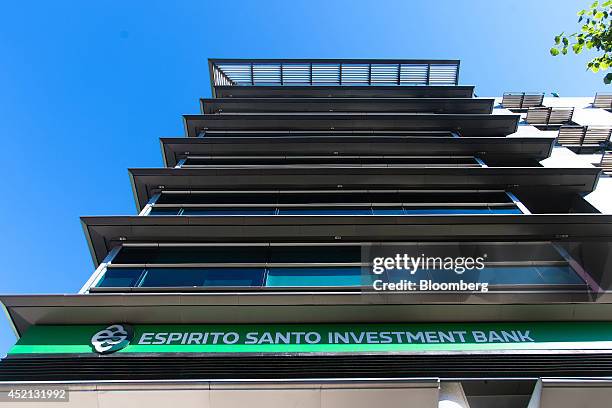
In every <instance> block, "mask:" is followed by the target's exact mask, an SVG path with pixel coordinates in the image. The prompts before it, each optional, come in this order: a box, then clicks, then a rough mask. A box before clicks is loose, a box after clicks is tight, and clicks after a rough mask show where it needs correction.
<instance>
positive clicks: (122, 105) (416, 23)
mask: <svg viewBox="0 0 612 408" xmlns="http://www.w3.org/2000/svg"><path fill="white" fill-rule="evenodd" d="M587 3H588V2H587V1H577V0H537V1H535V0H528V1H519V0H515V1H491V0H487V1H469V0H465V1H457V0H442V1H432V0H420V1H417V0H410V1H406V0H398V1H386V0H376V1H357V0H348V1H334V0H324V1H318V0H306V1H289V2H288V1H284V0H283V1H276V0H267V1H250V2H243V1H227V2H226V1H197V2H196V1H186V0H185V1H177V2H169V1H152V0H148V1H129V2H127V1H76V0H75V1H72V2H65V1H61V0H58V1H53V2H46V1H35V2H18V1H14V2H5V3H4V4H3V7H2V13H1V14H0V137H1V138H2V149H3V151H4V152H5V153H4V156H3V162H2V169H3V171H4V174H5V177H4V178H3V180H2V183H1V186H2V191H3V193H4V194H3V199H2V200H0V206H1V211H0V214H2V215H1V216H0V228H1V231H2V233H1V234H0V251H2V252H1V255H2V263H1V264H0V277H1V280H0V282H1V284H0V292H2V293H73V292H76V291H78V289H79V288H80V286H81V285H82V284H83V283H84V282H85V280H86V279H87V278H88V277H89V275H90V274H91V272H92V271H93V269H94V265H93V264H92V261H91V258H90V255H89V251H88V248H87V244H86V242H85V238H84V235H83V232H82V230H81V225H80V222H79V216H81V215H118V214H135V204H134V200H133V196H132V192H131V189H130V183H129V179H128V174H127V170H126V169H127V168H128V167H158V166H161V165H162V159H161V154H160V147H159V141H158V138H159V137H162V136H182V135H183V128H182V121H181V116H180V115H181V114H184V113H197V112H198V98H199V97H205V96H209V95H210V89H209V80H208V72H207V64H206V58H208V57H240V58H266V57H269V58H273V57H286V58H345V57H346V58H459V59H461V75H460V82H461V83H462V84H473V85H476V93H477V94H478V95H481V96H485V95H499V94H501V93H502V92H504V91H521V90H533V91H539V90H541V91H546V92H551V91H554V92H558V93H559V94H561V95H562V96H577V95H589V96H590V95H594V94H595V91H598V90H600V91H601V90H605V89H606V88H605V86H604V85H603V83H602V82H601V75H596V74H592V73H587V72H585V69H584V62H585V61H586V57H575V56H571V57H565V58H561V57H556V58H553V57H551V56H550V55H549V53H548V49H549V48H550V46H551V42H552V38H553V36H554V35H555V34H557V33H558V32H560V31H562V30H566V31H570V30H572V29H574V28H575V27H576V11H577V10H578V9H580V8H583V7H585V6H586V4H587ZM608 89H609V90H610V89H612V88H608ZM13 342H14V337H13V334H12V332H11V330H10V328H9V325H8V323H7V320H6V319H5V318H4V316H0V354H4V353H5V352H6V350H8V348H9V347H10V346H11V345H12V343H13Z"/></svg>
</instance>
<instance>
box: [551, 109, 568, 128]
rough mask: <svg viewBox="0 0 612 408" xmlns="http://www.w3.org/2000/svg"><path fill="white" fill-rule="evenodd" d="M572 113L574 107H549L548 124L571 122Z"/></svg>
mask: <svg viewBox="0 0 612 408" xmlns="http://www.w3.org/2000/svg"><path fill="white" fill-rule="evenodd" d="M573 114H574V108H551V109H550V118H549V119H548V124H549V125H555V124H562V123H568V122H571V120H572V116H573Z"/></svg>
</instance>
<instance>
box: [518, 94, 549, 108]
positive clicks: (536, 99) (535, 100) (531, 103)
mask: <svg viewBox="0 0 612 408" xmlns="http://www.w3.org/2000/svg"><path fill="white" fill-rule="evenodd" d="M543 101H544V94H543V93H542V94H527V93H526V94H525V96H524V98H523V106H522V108H523V109H524V108H533V107H537V106H542V102H543Z"/></svg>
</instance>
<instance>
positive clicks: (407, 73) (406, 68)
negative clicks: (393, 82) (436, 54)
mask: <svg viewBox="0 0 612 408" xmlns="http://www.w3.org/2000/svg"><path fill="white" fill-rule="evenodd" d="M428 70H429V68H428V66H427V65H426V64H402V66H401V67H400V82H401V84H402V85H422V84H426V83H427V72H428Z"/></svg>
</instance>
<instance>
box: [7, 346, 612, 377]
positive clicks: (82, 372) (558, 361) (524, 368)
mask: <svg viewBox="0 0 612 408" xmlns="http://www.w3.org/2000/svg"><path fill="white" fill-rule="evenodd" d="M610 375H612V354H609V353H601V354H598V353H592V354H589V353H574V354H521V353H520V352H517V353H513V354H491V353H482V354H463V355H462V354H454V355H444V354H420V355H419V354H413V355H397V354H377V355H344V356H343V355H326V356H320V355H313V356H304V355H272V356H270V355H258V356H216V357H215V356H191V357H185V356H139V357H121V356H118V355H115V356H109V357H98V358H92V357H73V358H66V357H63V358H57V357H56V358H52V357H47V358H44V357H43V358H41V357H30V358H7V359H4V360H2V362H1V363H0V380H1V381H45V380H46V381H69V380H80V381H84V380H132V381H134V380H148V379H200V380H214V379H297V378H302V379H308V378H406V377H440V378H482V377H489V378H492V377H498V378H499V377H503V378H533V377H543V376H585V377H589V376H593V377H595V376H610Z"/></svg>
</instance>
